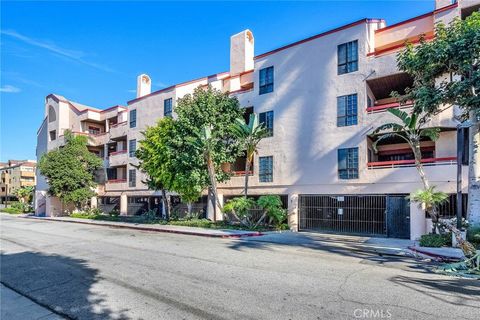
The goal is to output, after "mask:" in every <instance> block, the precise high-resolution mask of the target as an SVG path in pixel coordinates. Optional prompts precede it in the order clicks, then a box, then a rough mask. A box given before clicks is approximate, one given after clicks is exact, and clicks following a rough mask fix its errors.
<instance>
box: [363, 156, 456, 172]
mask: <svg viewBox="0 0 480 320" xmlns="http://www.w3.org/2000/svg"><path fill="white" fill-rule="evenodd" d="M421 162H422V164H423V165H424V166H438V165H451V164H456V163H457V157H444V158H426V159H422V161H421ZM367 166H368V168H369V169H383V168H399V167H414V166H415V160H394V161H377V162H368V163H367Z"/></svg>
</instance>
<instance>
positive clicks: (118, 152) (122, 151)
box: [108, 150, 127, 157]
mask: <svg viewBox="0 0 480 320" xmlns="http://www.w3.org/2000/svg"><path fill="white" fill-rule="evenodd" d="M124 153H127V150H120V151H115V152H111V153H110V154H109V155H108V156H109V157H111V156H114V155H117V154H124Z"/></svg>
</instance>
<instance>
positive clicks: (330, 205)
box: [299, 195, 410, 238]
mask: <svg viewBox="0 0 480 320" xmlns="http://www.w3.org/2000/svg"><path fill="white" fill-rule="evenodd" d="M404 199H405V196H404V195H395V196H387V195H300V196H299V213H300V217H299V218H300V230H304V231H308V230H310V231H323V232H333V233H346V234H361V235H376V236H389V235H390V233H392V232H393V231H394V230H399V228H401V230H400V231H398V232H396V233H392V234H391V235H390V236H395V237H399V238H408V237H409V235H410V228H409V221H408V217H409V210H407V209H408V201H405V200H404ZM389 212H390V213H389ZM387 216H389V217H390V218H389V219H387ZM389 229H391V230H389ZM394 234H395V235H394Z"/></svg>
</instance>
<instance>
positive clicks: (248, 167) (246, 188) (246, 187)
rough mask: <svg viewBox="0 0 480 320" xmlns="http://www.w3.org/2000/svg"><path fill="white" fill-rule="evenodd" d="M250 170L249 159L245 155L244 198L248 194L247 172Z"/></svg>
mask: <svg viewBox="0 0 480 320" xmlns="http://www.w3.org/2000/svg"><path fill="white" fill-rule="evenodd" d="M249 171H250V160H249V159H248V156H247V161H245V199H246V198H247V196H248V172H249Z"/></svg>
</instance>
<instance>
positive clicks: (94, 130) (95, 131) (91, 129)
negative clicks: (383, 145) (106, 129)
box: [88, 126, 100, 135]
mask: <svg viewBox="0 0 480 320" xmlns="http://www.w3.org/2000/svg"><path fill="white" fill-rule="evenodd" d="M88 133H90V134H93V135H95V134H100V128H98V127H92V126H88Z"/></svg>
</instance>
